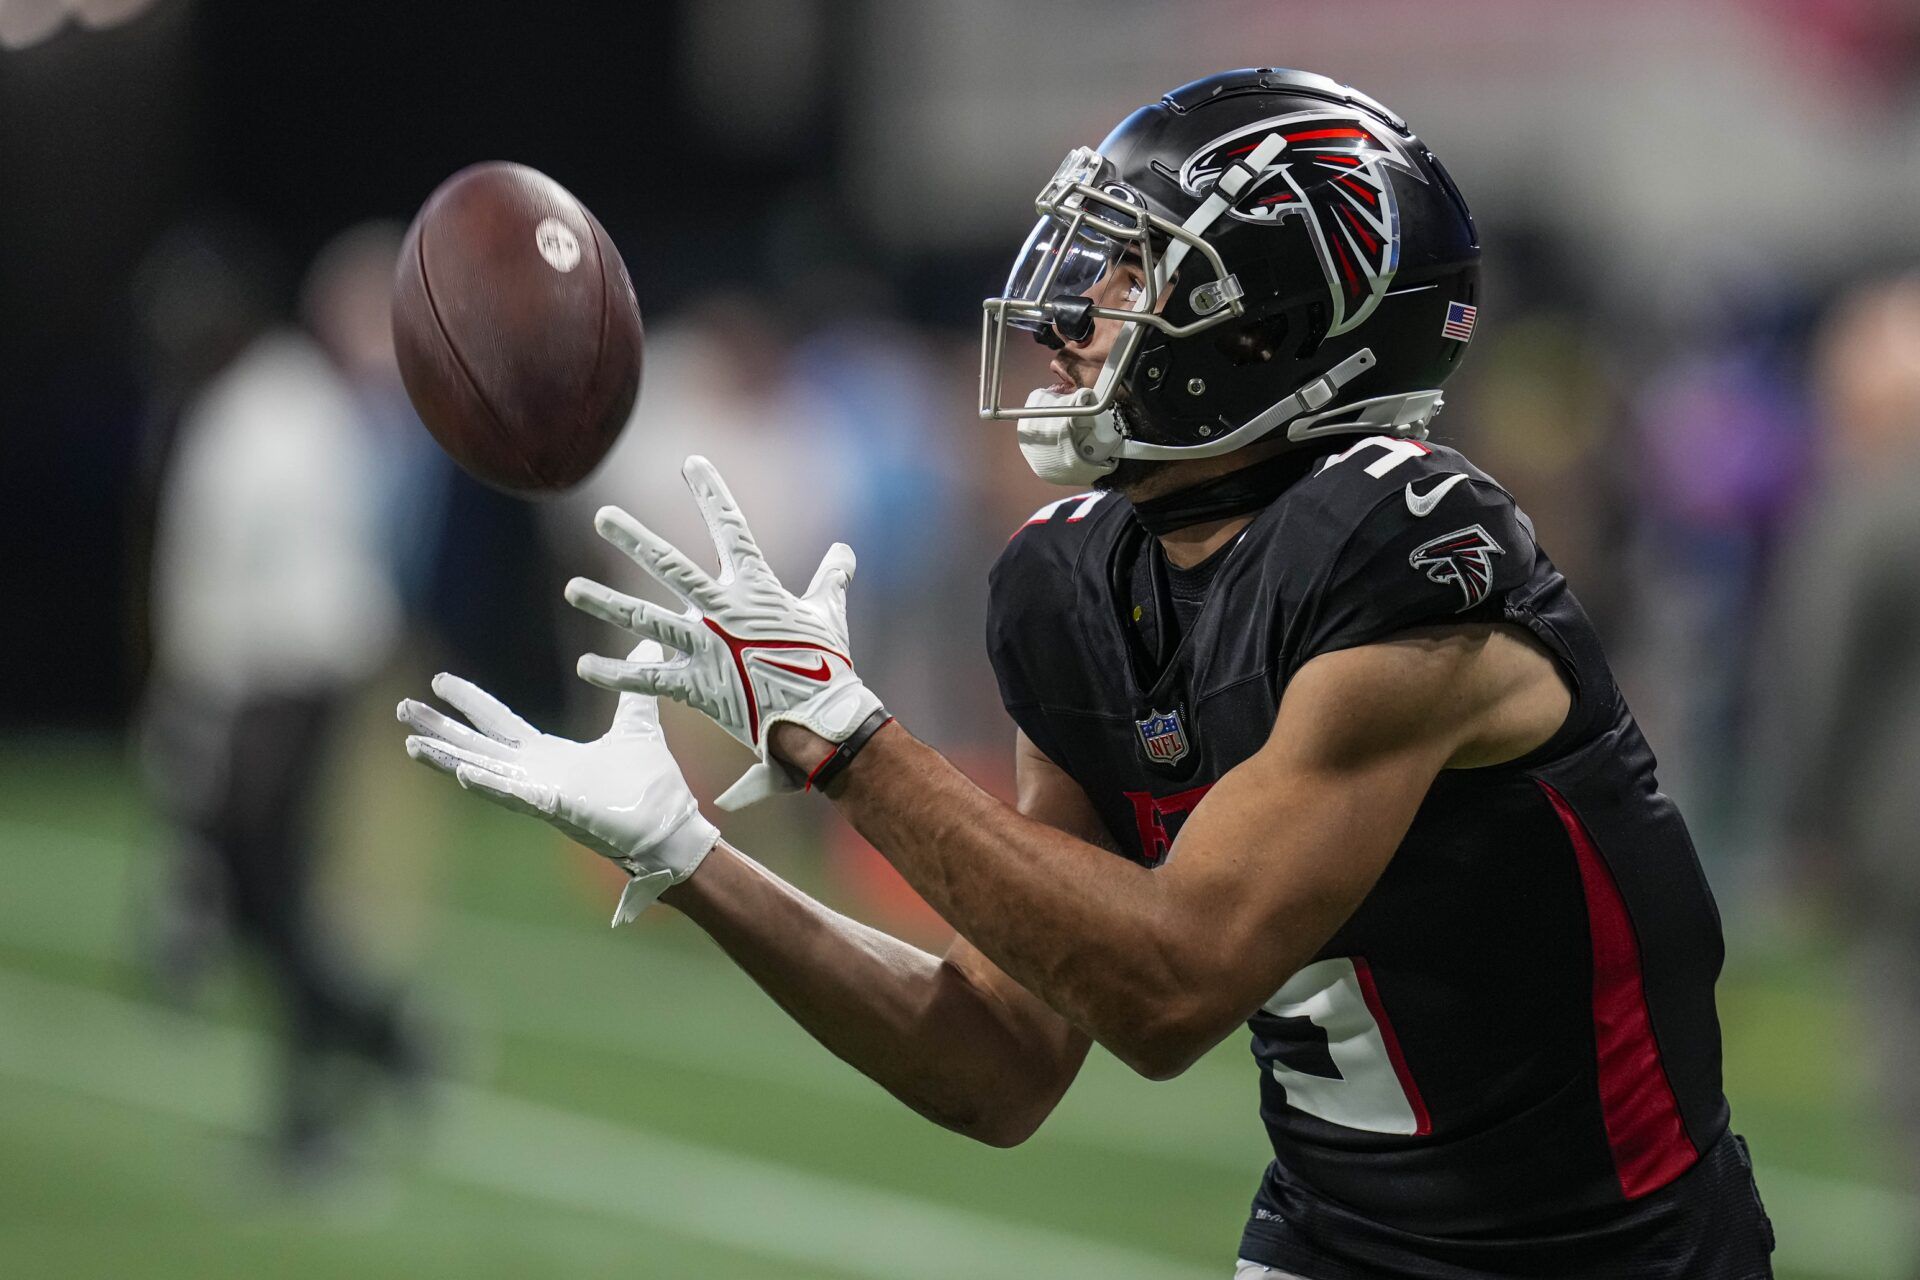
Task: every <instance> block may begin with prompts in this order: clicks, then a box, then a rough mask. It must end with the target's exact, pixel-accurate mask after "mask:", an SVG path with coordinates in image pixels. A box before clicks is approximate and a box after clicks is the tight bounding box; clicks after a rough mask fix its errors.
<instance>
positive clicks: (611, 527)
mask: <svg viewBox="0 0 1920 1280" xmlns="http://www.w3.org/2000/svg"><path fill="white" fill-rule="evenodd" d="M593 528H594V531H595V532H596V533H598V534H599V535H600V536H601V537H602V538H605V539H606V540H607V541H608V542H610V543H612V544H613V545H614V546H616V547H618V548H619V549H620V550H621V551H622V552H624V553H625V554H626V556H627V558H628V559H630V560H632V561H633V562H634V563H635V564H637V565H639V566H640V567H641V568H642V569H645V570H646V571H647V572H648V573H650V574H652V575H653V576H654V578H656V579H657V580H658V581H659V582H660V583H661V584H662V585H663V586H665V587H666V588H667V589H668V590H669V591H672V592H673V593H674V594H675V595H677V596H679V597H680V598H681V599H682V600H685V601H686V602H687V603H689V604H694V605H700V606H702V607H706V606H707V605H709V604H711V603H712V601H713V598H714V590H713V588H714V582H713V579H712V578H710V577H708V576H707V572H706V570H704V569H702V568H701V567H700V566H699V565H697V564H695V563H694V562H693V561H691V560H689V559H687V557H686V556H685V555H683V554H682V553H681V551H680V548H678V547H676V546H674V545H673V544H672V543H671V542H668V541H667V540H666V539H665V538H663V537H661V536H660V535H659V534H657V533H655V532H654V531H653V530H651V529H649V528H647V526H645V525H644V524H641V523H640V522H639V521H638V520H636V519H634V518H633V517H632V516H630V515H628V514H627V513H626V512H624V511H622V510H621V509H620V508H618V507H602V508H600V510H599V512H598V513H596V514H595V515H594V517H593Z"/></svg>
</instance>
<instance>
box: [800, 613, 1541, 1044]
mask: <svg viewBox="0 0 1920 1280" xmlns="http://www.w3.org/2000/svg"><path fill="white" fill-rule="evenodd" d="M1568 705H1569V703H1568V694H1567V692H1566V690H1565V687H1564V685H1562V683H1561V681H1560V677H1559V675H1558V672H1557V670H1556V669H1555V668H1554V667H1553V665H1552V663H1551V660H1550V659H1548V658H1546V657H1545V656H1544V655H1543V654H1541V653H1540V652H1539V651H1538V650H1536V649H1535V648H1533V647H1532V646H1531V644H1530V643H1528V642H1526V641H1523V640H1520V639H1517V638H1515V636H1514V635H1513V634H1511V633H1510V632H1508V631H1507V630H1505V629H1501V628H1491V627H1470V628H1457V629H1448V630H1434V631H1430V632H1423V633H1419V634H1414V635H1409V636H1406V637H1404V638H1401V639H1396V640H1393V641H1390V642H1387V643H1383V644H1375V645H1368V646H1364V647H1360V648H1355V649H1350V650H1345V651H1341V652H1336V653H1330V654H1326V655H1323V656H1321V657H1319V658H1316V659H1314V660H1313V661H1311V662H1309V663H1308V664H1306V666H1304V667H1303V668H1302V669H1301V670H1300V672H1299V673H1298V675H1297V676H1296V677H1295V678H1294V679H1293V681H1292V682H1291V683H1290V684H1289V686H1288V688H1287V692H1286V695H1285V697H1284V698H1283V700H1282V702H1281V706H1280V710H1279V714H1278V717H1277V719H1276V721H1275V724H1274V728H1273V732H1272V734H1271V736H1270V737H1269V739H1268V741H1267V743H1266V745H1265V746H1264V747H1262V748H1261V750H1260V751H1258V752H1256V753H1255V754H1254V755H1253V756H1252V757H1251V758H1249V759H1248V760H1247V761H1245V762H1244V763H1242V764H1241V765H1240V766H1239V767H1238V768H1236V769H1234V770H1233V771H1232V772H1230V773H1228V774H1227V775H1226V776H1225V777H1224V778H1222V779H1221V780H1220V782H1219V783H1218V784H1217V785H1216V786H1215V787H1214V788H1213V789H1212V790H1211V791H1210V792H1209V793H1208V794H1207V797H1206V799H1205V800H1203V801H1202V802H1201V804H1200V805H1199V806H1198V807H1197V808H1196V809H1195V810H1194V812H1193V813H1192V815H1191V816H1190V817H1189V818H1188V820H1187V822H1186V824H1185V825H1184V826H1183V828H1182V829H1181V832H1180V835H1179V838H1178V839H1177V840H1176V841H1175V843H1174V846H1173V849H1172V852H1171V854H1170V857H1169V859H1168V861H1167V863H1166V865H1165V866H1164V867H1162V868H1161V869H1159V870H1148V869H1146V868H1143V867H1139V866H1136V865H1133V864H1130V863H1124V862H1120V861H1118V860H1116V859H1115V858H1114V857H1112V855H1110V854H1108V853H1105V852H1104V851H1102V850H1099V849H1096V848H1095V847H1094V846H1093V845H1091V844H1089V843H1087V842H1085V841H1083V840H1079V839H1076V838H1074V837H1073V836H1071V835H1068V834H1064V833H1062V832H1060V831H1058V830H1055V829H1053V828H1049V827H1046V826H1042V825H1041V824H1039V823H1037V822H1034V821H1032V820H1031V819H1029V818H1027V817H1025V816H1023V815H1021V814H1018V813H1016V812H1014V811H1013V810H1011V809H1009V808H1007V807H1006V806H1005V805H1002V804H1000V803H999V802H997V801H996V800H994V799H993V798H992V797H990V796H988V795H987V794H986V793H984V792H982V791H981V790H980V789H979V788H977V787H975V786H974V785H973V784H972V783H971V782H969V781H968V780H967V779H966V777H965V776H964V775H962V774H961V773H960V772H959V771H958V770H957V769H955V768H954V767H953V766H952V765H950V764H949V763H947V761H946V760H945V759H943V758H942V757H941V756H940V755H939V754H938V753H936V752H934V751H933V750H931V749H930V748H928V747H926V746H925V745H923V744H921V743H920V742H918V741H916V740H915V739H914V738H913V737H912V736H911V735H910V734H908V733H907V732H906V731H905V730H904V729H901V728H899V727H898V726H889V727H888V728H886V729H884V730H882V731H881V732H880V733H879V734H878V735H876V736H875V737H874V739H873V741H872V742H871V743H870V744H869V745H868V747H867V749H866V750H865V751H864V752H862V753H861V754H860V755H859V756H858V757H857V758H856V759H855V761H854V762H853V764H852V766H851V767H850V768H849V770H848V771H847V773H846V774H845V775H844V777H843V779H842V781H841V782H840V784H839V785H837V786H836V787H835V788H834V789H833V791H832V793H831V794H833V797H834V800H835V802H836V803H837V804H838V805H839V806H840V808H841V810H842V812H843V813H844V814H845V815H846V816H847V817H848V818H849V819H850V820H851V821H852V822H853V823H854V825H855V826H857V827H858V828H859V829H860V831H861V832H862V833H863V834H864V835H866V837H867V838H868V839H869V840H871V841H872V842H873V843H874V844H875V845H876V846H877V847H878V848H880V849H881V850H882V851H883V852H884V853H885V854H886V855H887V857H888V858H889V859H890V860H891V861H892V862H893V864H894V865H895V866H896V867H898V868H899V869H900V871H901V872H902V874H903V875H905V877H906V878H907V880H908V881H909V882H910V883H911V884H912V885H913V886H914V887H915V888H916V889H918V890H919V891H920V892H921V893H922V894H923V895H925V896H926V897H927V899H928V901H929V902H931V903H932V904H933V905H934V907H935V909H936V910H938V911H940V912H941V914H942V915H944V916H945V917H946V918H947V919H948V920H949V921H951V922H953V923H954V925H955V927H957V928H959V929H961V930H962V931H963V932H964V933H966V934H967V935H968V936H969V937H970V938H972V939H973V941H974V943H975V944H976V945H977V946H979V947H980V949H981V950H982V951H983V952H985V953H986V954H987V955H988V956H991V957H992V958H993V959H994V961H995V962H996V963H998V964H999V965H1000V966H1001V967H1002V968H1003V969H1005V970H1006V971H1007V972H1008V973H1009V974H1011V975H1013V977H1014V978H1015V979H1016V980H1017V981H1019V982H1020V983H1021V984H1022V985H1023V986H1024V987H1026V988H1027V989H1028V990H1030V991H1032V992H1034V993H1035V994H1037V995H1038V996H1039V997H1040V998H1042V999H1043V1000H1045V1001H1046V1002H1047V1003H1048V1004H1049V1005H1051V1006H1052V1007H1053V1008H1055V1009H1057V1010H1059V1011H1060V1012H1061V1013H1062V1014H1063V1015H1065V1016H1066V1017H1067V1018H1068V1019H1070V1020H1071V1021H1072V1022H1074V1023H1075V1024H1077V1025H1079V1026H1081V1027H1084V1028H1086V1029H1087V1030H1088V1031H1089V1032H1091V1033H1092V1035H1093V1037H1094V1039H1096V1040H1098V1041H1099V1042H1100V1043H1101V1044H1102V1045H1104V1046H1106V1047H1107V1048H1108V1049H1110V1050H1111V1051H1112V1052H1113V1053H1114V1054H1115V1055H1116V1056H1118V1057H1120V1058H1121V1059H1122V1060H1124V1061H1125V1062H1127V1063H1128V1064H1129V1065H1130V1066H1132V1067H1133V1068H1134V1069H1136V1070H1138V1071H1140V1072H1142V1073H1143V1074H1146V1075H1149V1076H1153V1077H1156V1078H1160V1077H1166V1076H1170V1075H1173V1074H1177V1073H1178V1072H1180V1071H1182V1070H1184V1069H1185V1068H1186V1067H1187V1066H1188V1065H1190V1064H1191V1063H1192V1062H1193V1061H1194V1060H1195V1059H1196V1058H1198V1057H1199V1056H1200V1055H1201V1054H1202V1053H1204V1052H1205V1051H1206V1050H1207V1049H1208V1048H1210V1047H1211V1046H1212V1045H1214V1044H1215V1043H1217V1042H1218V1041H1219V1040H1220V1039H1221V1037H1223V1036H1224V1035H1226V1034H1227V1033H1228V1032H1229V1031H1231V1030H1232V1029H1233V1028H1234V1027H1235V1026H1237V1025H1238V1024H1239V1023H1241V1022H1242V1021H1244V1020H1245V1019H1246V1018H1247V1017H1248V1016H1249V1015H1250V1014H1252V1013H1253V1011H1254V1010H1255V1009H1257V1008H1258V1007H1259V1006H1260V1005H1261V1004H1262V1003H1263V1002H1264V1001H1265V1000H1267V999H1268V998H1270V997H1271V996H1272V994H1273V992H1274V991H1275V990H1276V989H1277V988H1278V987H1279V986H1280V985H1281V984H1282V983H1284V982H1285V981H1286V979H1287V978H1288V977H1290V976H1291V975H1292V974H1293V973H1294V972H1295V971H1296V970H1297V969H1299V968H1300V967H1301V966H1302V965H1304V964H1306V963H1307V962H1308V961H1309V960H1310V959H1311V958H1312V957H1313V955H1314V954H1315V953H1316V952H1317V951H1318V950H1319V949H1320V948H1321V946H1322V945H1324V944H1325V942H1326V941H1327V939H1328V938H1329V937H1330V936H1331V935H1332V934H1333V932H1334V931H1335V930H1336V929H1337V928H1338V927H1339V926H1340V925H1341V923H1342V922H1344V921H1345V920H1346V919H1347V917H1348V916H1349V915H1351V914H1352V912H1353V911H1354V909H1355V908H1356V907H1357V906H1358V905H1359V903H1360V901H1361V899H1362V898H1363V897H1365V895H1366V893H1367V891H1368V890H1369V889H1370V888H1371V887H1372V885H1373V883H1374V881H1375V880H1376V879H1377V878H1378V877H1379V875H1380V873H1381V872H1382V871H1383V870H1384V869H1385V867H1386V865H1387V862H1388V859H1389V858H1390V857H1391V856H1392V854H1393V851H1394V849H1395V848H1396V847H1397V846H1398V845H1399V843H1400V841H1401V839H1402V837H1403V836H1404V835H1405V834H1406V831H1407V828H1408V826H1409V825H1410V824H1411V822H1412V820H1413V815H1414V812H1415V810H1416V809H1417V808H1418V807H1419V805H1420V802H1421V801H1422V799H1423V798H1424V797H1425V795H1426V793H1427V790H1428V788H1429V786H1430V785H1431V784H1432V782H1433V780H1434V778H1435V776H1436V775H1437V774H1438V772H1439V771H1440V770H1441V769H1443V768H1447V767H1449V766H1464V765H1478V764H1487V763H1494V762H1498V761H1501V760H1505V759H1511V758H1514V757H1516V756H1518V755H1520V754H1522V753H1524V752H1525V751H1527V750H1531V749H1532V748H1533V747H1534V746H1536V745H1538V744H1539V743H1540V742H1541V741H1544V740H1545V739H1546V738H1547V737H1548V736H1550V735H1551V733H1552V732H1553V730H1554V729H1555V728H1556V727H1557V726H1558V725H1559V723H1560V721H1561V719H1562V718H1564V716H1565V714H1566V711H1567V707H1568ZM821 745H822V744H820V743H819V740H818V739H815V738H811V735H807V734H804V733H802V732H800V731H798V730H794V729H791V728H789V727H788V726H784V725H783V726H779V727H778V728H776V738H775V750H776V752H785V753H791V757H792V759H793V760H794V762H795V763H797V764H800V765H802V766H805V765H807V764H808V762H809V759H810V758H812V757H813V756H815V755H817V753H818V752H819V750H820V749H821Z"/></svg>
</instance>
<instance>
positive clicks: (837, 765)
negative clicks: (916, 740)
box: [806, 707, 893, 791]
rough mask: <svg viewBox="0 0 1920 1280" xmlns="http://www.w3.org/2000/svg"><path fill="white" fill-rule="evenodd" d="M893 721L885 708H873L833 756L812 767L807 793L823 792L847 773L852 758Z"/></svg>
mask: <svg viewBox="0 0 1920 1280" xmlns="http://www.w3.org/2000/svg"><path fill="white" fill-rule="evenodd" d="M892 719H893V717H892V716H890V715H888V714H887V709H886V708H885V707H875V708H874V711H873V714H872V715H870V716H868V717H867V718H866V719H865V720H862V721H861V722H860V727H859V728H858V729H855V730H854V731H853V732H852V733H850V734H848V735H847V740H846V741H845V742H843V743H841V744H840V745H839V746H837V747H835V748H834V749H833V754H832V755H830V756H828V757H827V758H826V759H825V760H822V761H821V762H820V763H819V764H817V765H815V766H814V767H813V772H812V773H810V774H808V775H807V788H806V789H807V790H808V791H825V790H826V789H827V786H828V784H830V783H831V782H832V781H833V780H834V779H835V778H837V777H839V776H840V775H841V774H843V773H845V772H846V771H847V766H848V765H850V764H852V763H853V758H854V757H855V756H857V755H859V754H860V750H861V748H863V747H865V746H866V745H867V743H868V742H869V741H871V740H872V738H873V735H874V734H876V733H878V732H880V730H881V729H883V728H885V727H886V725H887V723H888V722H889V721H891V720H892Z"/></svg>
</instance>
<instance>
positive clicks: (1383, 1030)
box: [1353, 956, 1433, 1138]
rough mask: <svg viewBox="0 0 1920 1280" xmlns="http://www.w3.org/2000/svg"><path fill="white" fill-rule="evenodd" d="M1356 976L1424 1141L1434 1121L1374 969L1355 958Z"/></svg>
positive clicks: (1414, 1131)
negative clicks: (1376, 983)
mask: <svg viewBox="0 0 1920 1280" xmlns="http://www.w3.org/2000/svg"><path fill="white" fill-rule="evenodd" d="M1353 976H1354V977H1356V978H1358V979H1360V996H1361V998H1362V999H1363V1000H1365V1001H1366V1002H1367V1012H1368V1013H1370V1014H1372V1015H1373V1021H1374V1023H1375V1024H1376V1025H1377V1026H1378V1027H1379V1028H1380V1039H1381V1042H1382V1043H1384V1044H1385V1045H1386V1046H1387V1061H1389V1062H1391V1063H1392V1064H1393V1074H1394V1075H1396V1076H1398V1077H1399V1078H1400V1091H1401V1092H1402V1093H1404V1094H1406V1095H1407V1105H1408V1106H1410V1107H1412V1108H1413V1121H1414V1130H1413V1133H1414V1136H1415V1137H1417V1138H1424V1137H1426V1136H1427V1135H1428V1134H1430V1133H1432V1132H1433V1118H1432V1117H1431V1116H1429V1115H1428V1114H1427V1104H1426V1101H1425V1099H1423V1098H1421V1096H1420V1086H1419V1085H1417V1084H1415V1083H1414V1082H1413V1072H1411V1071H1409V1070H1407V1059H1406V1057H1405V1055H1403V1054H1402V1053H1401V1052H1400V1037H1399V1036H1396V1035H1395V1034H1393V1023H1391V1022H1389V1021H1387V1009H1386V1006H1385V1005H1383V1004H1381V1003H1380V991H1379V989H1378V988H1376V987H1375V986H1374V985H1373V969H1372V968H1371V967H1370V966H1369V965H1368V964H1367V961H1366V957H1364V956H1354V957H1353Z"/></svg>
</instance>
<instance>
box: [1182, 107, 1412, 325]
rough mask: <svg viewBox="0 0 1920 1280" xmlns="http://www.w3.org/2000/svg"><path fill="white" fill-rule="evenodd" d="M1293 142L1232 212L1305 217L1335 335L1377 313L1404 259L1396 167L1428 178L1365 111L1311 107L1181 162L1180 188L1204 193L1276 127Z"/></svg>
mask: <svg viewBox="0 0 1920 1280" xmlns="http://www.w3.org/2000/svg"><path fill="white" fill-rule="evenodd" d="M1273 133H1278V134H1279V135H1280V136H1281V138H1282V139H1283V140H1284V142H1285V145H1284V146H1283V147H1282V148H1281V150H1280V154H1279V155H1277V156H1275V157H1274V158H1273V160H1272V161H1270V162H1269V163H1268V164H1267V166H1266V167H1265V168H1264V169H1263V170H1262V171H1261V172H1260V175H1259V176H1258V177H1256V178H1255V179H1254V180H1253V181H1252V182H1250V183H1248V184H1247V187H1246V189H1245V190H1243V191H1242V192H1241V193H1240V198H1239V199H1238V200H1237V201H1236V202H1235V203H1234V205H1233V206H1232V207H1231V208H1230V209H1228V210H1227V216H1228V217H1230V218H1235V219H1238V220H1239V221H1241V222H1274V223H1277V222H1281V221H1284V220H1286V219H1288V218H1289V217H1298V218H1299V220H1300V221H1301V222H1302V223H1304V224H1305V226H1306V229H1307V234H1308V236H1309V237H1311V238H1312V240H1313V248H1314V254H1315V256H1316V257H1318V258H1319V259H1320V269H1321V271H1323V272H1324V273H1325V274H1326V277H1327V288H1328V290H1329V292H1330V293H1331V295H1332V299H1333V324H1332V325H1331V326H1330V327H1329V329H1328V330H1327V333H1328V336H1329V337H1337V336H1338V335H1340V334H1342V333H1345V332H1346V331H1347V330H1349V329H1351V328H1353V327H1354V326H1355V325H1357V324H1359V323H1360V322H1361V321H1363V320H1365V319H1366V318H1367V317H1368V316H1369V315H1370V314H1372V312H1373V309H1374V307H1376V306H1378V305H1379V303H1380V299H1381V298H1382V297H1384V296H1385V294H1386V292H1387V286H1388V285H1389V284H1391V283H1392V281H1393V273H1394V271H1395V269H1396V268H1398V267H1399V265H1400V210H1399V203H1398V201H1397V200H1396V199H1395V197H1394V192H1393V184H1392V183H1391V182H1390V181H1388V173H1387V169H1388V166H1389V165H1391V166H1392V167H1393V168H1395V169H1398V170H1399V171H1400V172H1402V173H1406V174H1410V175H1412V176H1413V178H1414V179H1416V180H1417V181H1419V182H1421V183H1423V184H1424V183H1425V182H1426V177H1425V175H1423V174H1422V173H1421V172H1420V168H1419V166H1418V165H1416V164H1415V163H1414V162H1413V160H1412V159H1411V158H1410V157H1409V156H1408V155H1407V153H1406V152H1405V151H1404V150H1403V149H1402V148H1401V146H1400V144H1399V142H1397V141H1396V140H1394V138H1393V137H1392V136H1391V135H1390V134H1389V133H1388V132H1387V131H1386V130H1384V129H1381V128H1380V127H1379V126H1378V125H1377V124H1375V123H1374V122H1372V121H1370V120H1368V119H1367V117H1366V116H1364V115H1362V114H1360V113H1359V112H1332V111H1303V112H1298V113H1296V114H1293V115H1287V116H1280V117H1278V118H1275V119H1271V120H1260V121H1256V122H1255V123H1253V124H1250V125H1245V126H1243V127H1241V128H1239V129H1235V130H1234V131H1233V132H1232V133H1228V134H1225V135H1223V136H1221V137H1218V138H1215V139H1214V140H1213V141H1212V142H1209V143H1207V144H1206V145H1205V146H1204V147H1201V148H1200V149H1199V150H1198V151H1196V152H1194V153H1193V154H1192V155H1191V156H1188V157H1187V162H1186V163H1185V164H1183V165H1181V166H1180V189H1181V190H1182V191H1185V192H1186V193H1187V194H1188V195H1191V196H1199V195H1203V194H1204V193H1206V192H1207V191H1209V190H1211V189H1212V187H1213V184H1214V182H1215V181H1216V180H1217V179H1218V178H1219V176H1220V174H1221V173H1222V172H1223V171H1224V170H1225V169H1226V168H1227V166H1228V165H1231V164H1232V163H1233V162H1234V161H1235V160H1237V159H1239V158H1240V157H1242V156H1244V155H1246V154H1248V153H1249V152H1251V151H1252V150H1253V149H1254V147H1256V146H1258V145H1259V144H1260V142H1261V141H1262V140H1263V139H1264V138H1266V137H1267V135H1269V134H1273Z"/></svg>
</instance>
